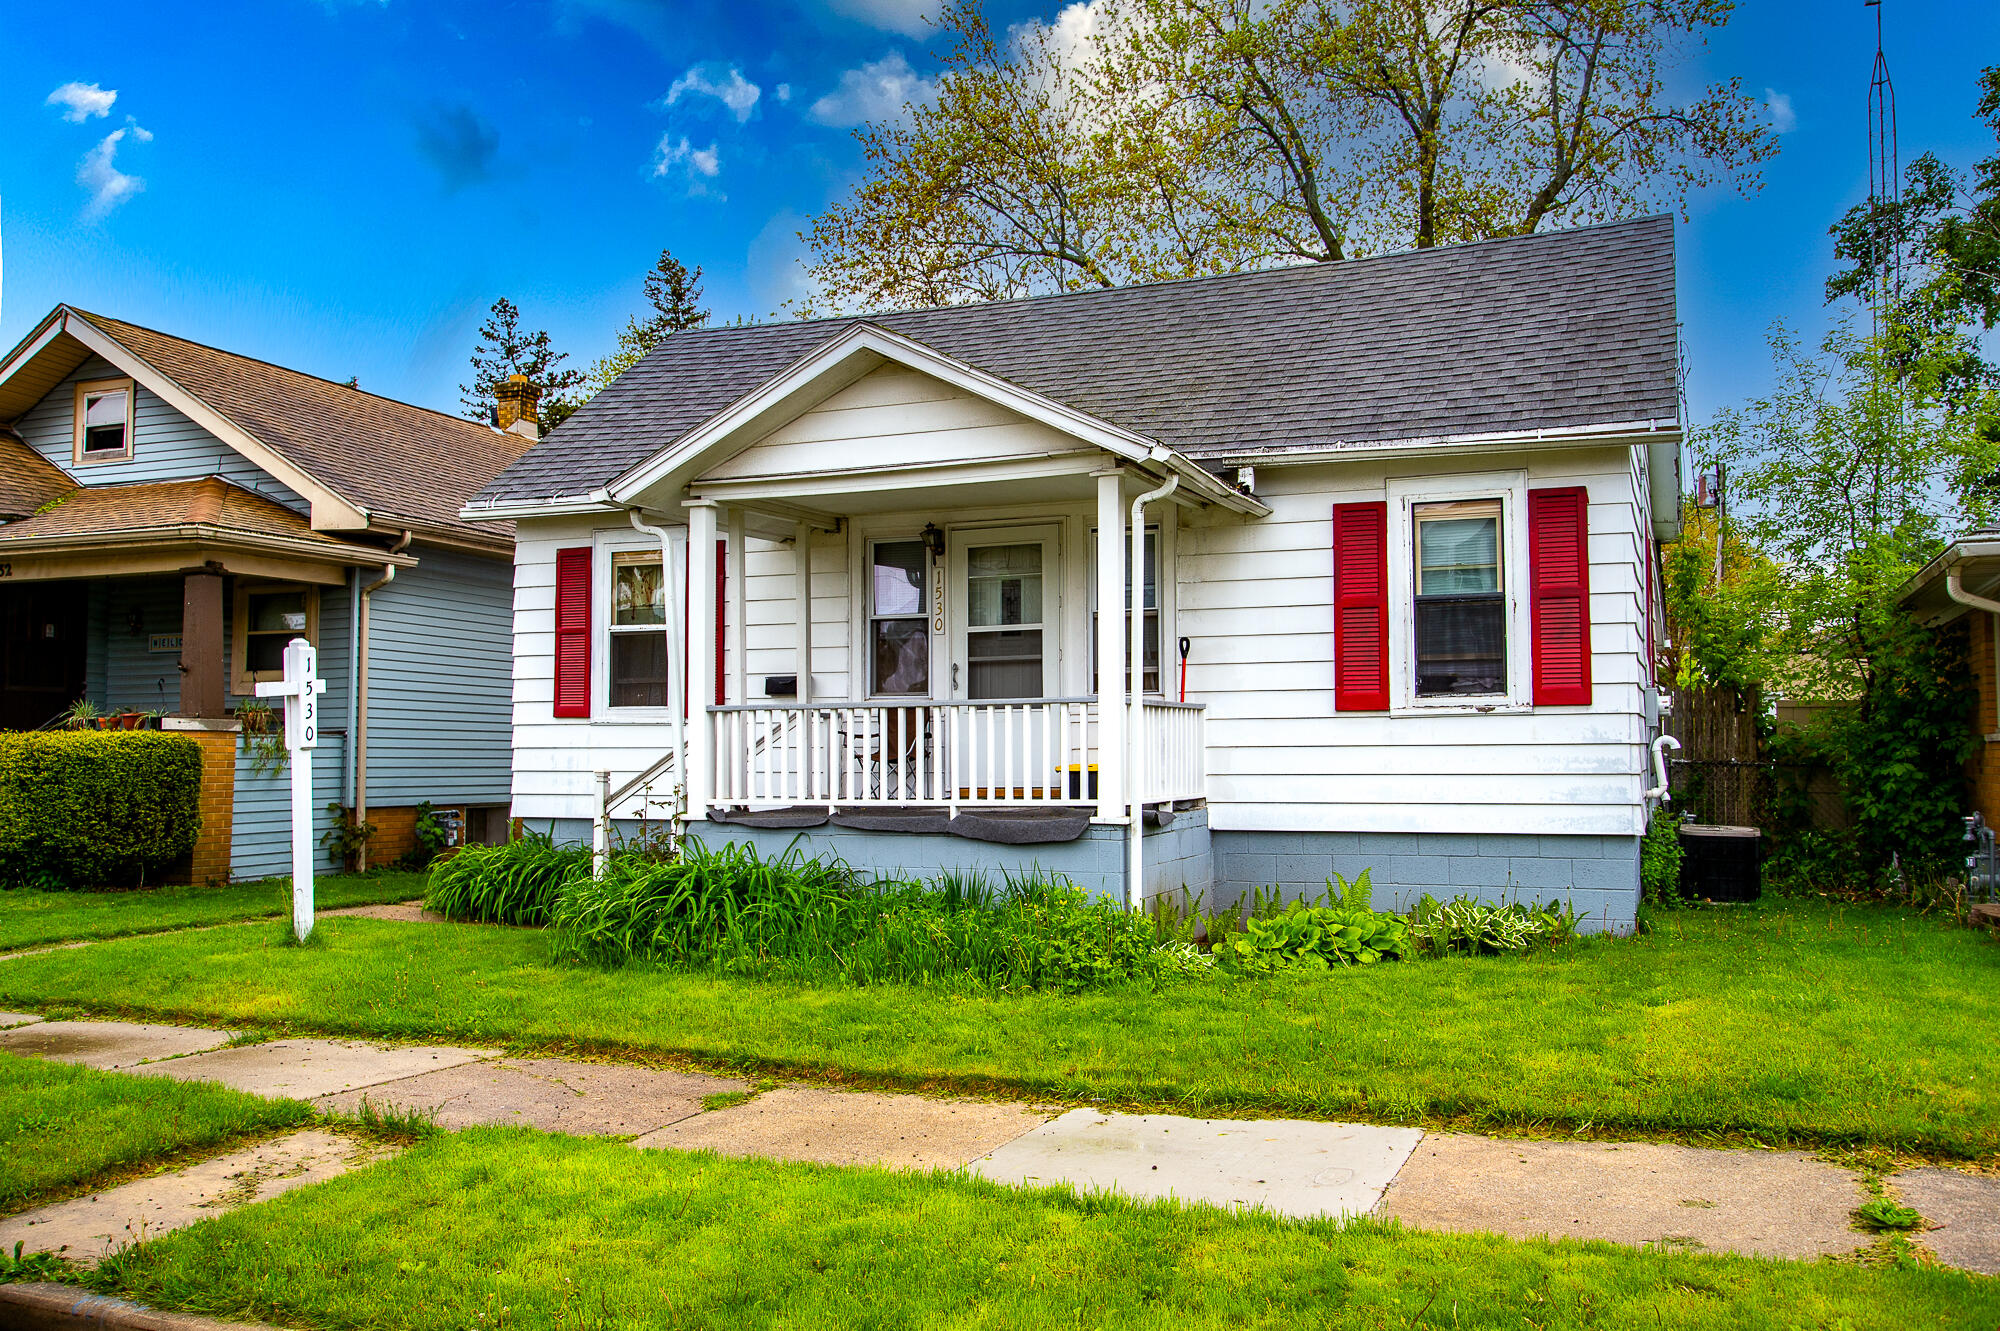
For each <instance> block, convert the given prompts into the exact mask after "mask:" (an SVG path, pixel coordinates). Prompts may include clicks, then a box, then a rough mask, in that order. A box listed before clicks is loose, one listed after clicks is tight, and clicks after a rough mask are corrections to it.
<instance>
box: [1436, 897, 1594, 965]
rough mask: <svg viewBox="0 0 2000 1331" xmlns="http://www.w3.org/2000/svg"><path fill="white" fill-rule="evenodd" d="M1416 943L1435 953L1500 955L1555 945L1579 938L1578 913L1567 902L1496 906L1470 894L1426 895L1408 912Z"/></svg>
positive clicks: (1518, 903) (1441, 954) (1440, 954)
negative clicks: (1441, 900)
mask: <svg viewBox="0 0 2000 1331" xmlns="http://www.w3.org/2000/svg"><path fill="white" fill-rule="evenodd" d="M1410 932H1411V933H1412V935H1413V936H1414V942H1415V943H1416V945H1417V946H1418V947H1420V948H1422V949H1424V950H1427V951H1429V952H1431V953H1433V954H1435V955H1438V956H1443V955H1444V954H1445V953H1447V952H1471V953H1478V954H1483V955H1488V956H1492V955H1497V954H1499V953H1502V952H1526V951H1527V950H1528V949H1530V948H1533V947H1538V946H1549V947H1553V946H1555V945H1557V944H1560V943H1567V942H1569V941H1570V940H1571V939H1573V938H1575V937H1576V912H1575V911H1574V910H1572V909H1571V908H1570V907H1568V906H1566V905H1560V904H1558V903H1556V902H1553V901H1551V902H1549V903H1548V904H1546V905H1541V904H1536V905H1532V906H1530V905H1523V904H1522V903H1520V902H1515V903H1513V904H1511V905H1507V906H1493V905H1489V904H1487V903H1486V902H1483V901H1474V900H1472V899H1471V898H1469V897H1456V898H1454V899H1452V900H1450V901H1447V902H1444V903H1442V904H1440V903H1438V902H1437V901H1435V900H1433V899H1432V898H1431V897H1430V896H1429V895H1426V896H1425V897H1424V898H1423V900H1421V901H1419V902H1418V903H1417V908H1416V909H1415V910H1413V911H1411V912H1410Z"/></svg>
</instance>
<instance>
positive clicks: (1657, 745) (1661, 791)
mask: <svg viewBox="0 0 2000 1331" xmlns="http://www.w3.org/2000/svg"><path fill="white" fill-rule="evenodd" d="M1668 746H1672V747H1673V748H1676V749H1678V748H1679V747H1680V746H1681V742H1680V741H1679V740H1677V739H1675V738H1674V737H1673V736H1672V735H1662V736H1660V737H1659V738H1658V739H1656V740H1654V741H1653V775H1655V776H1657V777H1659V779H1660V784H1659V785H1657V786H1654V787H1653V788H1652V789H1651V790H1649V791H1647V792H1646V794H1645V797H1644V798H1646V799H1649V800H1658V801H1660V803H1662V804H1665V803H1667V802H1669V801H1670V800H1672V799H1673V797H1674V796H1673V792H1672V791H1670V790H1668V789H1667V753H1666V751H1667V748H1668Z"/></svg>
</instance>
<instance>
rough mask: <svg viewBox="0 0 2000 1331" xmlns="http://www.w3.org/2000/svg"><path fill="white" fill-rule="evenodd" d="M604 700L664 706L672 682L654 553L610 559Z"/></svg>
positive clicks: (662, 587) (662, 579) (663, 595)
mask: <svg viewBox="0 0 2000 1331" xmlns="http://www.w3.org/2000/svg"><path fill="white" fill-rule="evenodd" d="M607 628H608V629H609V636H610V639H611V641H610V650H609V652H607V653H606V655H607V658H608V659H607V662H606V675H607V684H608V690H607V692H608V701H609V702H610V705H611V706H613V707H666V706H668V705H670V702H671V696H672V689H671V685H672V681H671V678H670V671H669V664H670V658H669V656H668V653H667V579H666V573H665V570H664V568H663V567H662V566H661V563H660V552H659V550H658V548H657V547H656V548H654V549H652V550H620V551H618V552H616V553H614V554H613V555H612V556H611V622H610V623H609V624H608V625H607Z"/></svg>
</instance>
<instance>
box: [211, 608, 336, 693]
mask: <svg viewBox="0 0 2000 1331" xmlns="http://www.w3.org/2000/svg"><path fill="white" fill-rule="evenodd" d="M232 629H233V631H232V633H231V634H230V638H231V643H230V648H231V650H230V658H231V659H232V660H233V661H234V662H235V663H236V669H235V672H234V673H235V676H236V678H235V680H234V682H233V685H232V687H233V691H234V692H236V693H238V694H240V695H244V696H248V695H250V694H252V693H254V692H255V691H256V686H257V685H258V683H259V682H261V681H267V680H278V679H283V678H284V677H285V644H286V643H288V642H290V641H291V640H292V639H293V638H304V639H305V640H306V641H307V642H310V643H313V644H315V645H317V644H318V642H319V589H318V588H316V587H308V586H305V585H304V584H302V583H273V582H244V581H238V582H237V584H236V604H235V615H234V623H233V625H232Z"/></svg>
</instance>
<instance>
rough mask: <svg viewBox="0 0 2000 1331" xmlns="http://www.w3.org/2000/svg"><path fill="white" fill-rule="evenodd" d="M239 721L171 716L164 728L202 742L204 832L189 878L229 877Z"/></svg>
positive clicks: (220, 879)
mask: <svg viewBox="0 0 2000 1331" xmlns="http://www.w3.org/2000/svg"><path fill="white" fill-rule="evenodd" d="M238 724H239V723H238V722H236V721H234V720H231V719H227V718H222V717H217V718H213V719H202V718H198V717H191V716H169V717H164V718H162V719H161V721H160V727H161V729H163V730H171V731H174V732H176V733H178V734H183V735H186V736H187V737H188V738H189V739H191V740H193V741H194V742H195V743H196V744H198V745H200V746H201V835H200V836H199V837H198V838H196V840H195V843H194V855H193V857H192V859H191V860H190V862H189V864H188V871H187V878H186V881H188V882H191V883H197V884H206V883H226V882H228V881H229V855H230V840H231V835H232V833H233V831H234V828H235V822H236V744H237V739H236V737H237V733H238Z"/></svg>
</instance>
